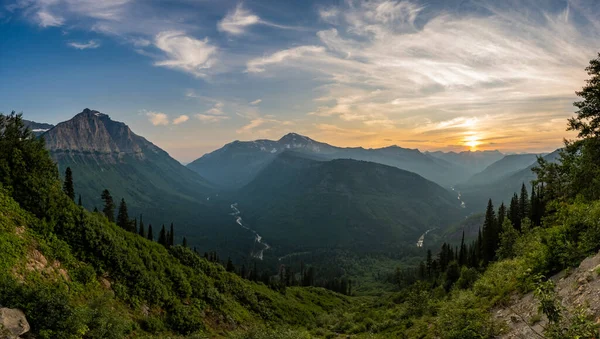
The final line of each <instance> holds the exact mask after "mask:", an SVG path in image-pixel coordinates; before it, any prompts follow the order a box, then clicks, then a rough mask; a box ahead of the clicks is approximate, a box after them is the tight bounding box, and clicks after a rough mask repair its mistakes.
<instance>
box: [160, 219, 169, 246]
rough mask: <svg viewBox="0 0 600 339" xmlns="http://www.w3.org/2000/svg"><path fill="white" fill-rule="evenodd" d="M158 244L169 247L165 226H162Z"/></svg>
mask: <svg viewBox="0 0 600 339" xmlns="http://www.w3.org/2000/svg"><path fill="white" fill-rule="evenodd" d="M158 243H159V244H161V245H163V246H165V247H167V231H166V230H165V225H164V224H163V225H162V229H161V230H160V233H159V234H158Z"/></svg>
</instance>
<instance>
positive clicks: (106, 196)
mask: <svg viewBox="0 0 600 339" xmlns="http://www.w3.org/2000/svg"><path fill="white" fill-rule="evenodd" d="M101 198H102V200H103V201H104V208H103V209H102V212H103V213H104V215H105V216H106V218H108V221H110V222H115V203H114V201H113V198H112V196H111V195H110V192H109V191H108V190H107V189H105V190H104V191H102V196H101Z"/></svg>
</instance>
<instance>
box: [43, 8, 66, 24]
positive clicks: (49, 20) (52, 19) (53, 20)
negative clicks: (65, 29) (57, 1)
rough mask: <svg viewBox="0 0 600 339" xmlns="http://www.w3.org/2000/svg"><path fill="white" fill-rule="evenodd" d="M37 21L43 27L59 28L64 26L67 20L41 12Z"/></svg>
mask: <svg viewBox="0 0 600 339" xmlns="http://www.w3.org/2000/svg"><path fill="white" fill-rule="evenodd" d="M37 21H38V25H40V26H41V27H58V26H62V25H63V24H64V22H65V19H63V18H61V17H59V16H55V15H53V14H50V13H49V12H46V11H43V10H41V11H39V12H37Z"/></svg>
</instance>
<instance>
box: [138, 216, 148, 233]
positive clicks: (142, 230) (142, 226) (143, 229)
mask: <svg viewBox="0 0 600 339" xmlns="http://www.w3.org/2000/svg"><path fill="white" fill-rule="evenodd" d="M138 234H139V235H140V237H142V238H145V237H146V230H145V227H144V219H143V216H142V215H141V214H140V228H139V232H138Z"/></svg>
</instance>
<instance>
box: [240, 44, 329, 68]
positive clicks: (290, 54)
mask: <svg viewBox="0 0 600 339" xmlns="http://www.w3.org/2000/svg"><path fill="white" fill-rule="evenodd" d="M324 52H325V48H324V47H321V46H300V47H294V48H290V49H285V50H282V51H279V52H276V53H273V54H271V55H269V56H265V57H262V58H255V59H252V60H250V61H248V63H247V64H246V71H247V72H249V73H260V72H264V71H265V68H266V67H267V66H272V65H276V64H280V63H283V62H284V61H286V60H292V61H293V60H294V59H301V58H305V57H314V56H316V55H321V54H323V53H324Z"/></svg>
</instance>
